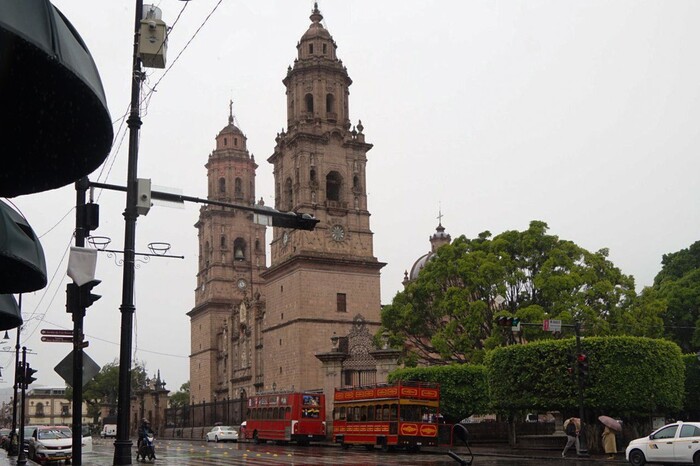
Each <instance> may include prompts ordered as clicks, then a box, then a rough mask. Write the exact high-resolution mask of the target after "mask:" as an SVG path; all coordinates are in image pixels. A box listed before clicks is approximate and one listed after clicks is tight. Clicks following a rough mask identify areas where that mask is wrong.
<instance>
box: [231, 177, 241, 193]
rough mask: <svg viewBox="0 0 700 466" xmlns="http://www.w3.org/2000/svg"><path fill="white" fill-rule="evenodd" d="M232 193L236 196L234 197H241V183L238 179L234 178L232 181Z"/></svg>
mask: <svg viewBox="0 0 700 466" xmlns="http://www.w3.org/2000/svg"><path fill="white" fill-rule="evenodd" d="M233 192H234V193H235V194H236V197H241V196H243V182H242V181H241V179H240V178H236V179H235V180H234V181H233Z"/></svg>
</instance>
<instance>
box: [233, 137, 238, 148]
mask: <svg viewBox="0 0 700 466" xmlns="http://www.w3.org/2000/svg"><path fill="white" fill-rule="evenodd" d="M233 145H234V146H237V145H238V138H233Z"/></svg>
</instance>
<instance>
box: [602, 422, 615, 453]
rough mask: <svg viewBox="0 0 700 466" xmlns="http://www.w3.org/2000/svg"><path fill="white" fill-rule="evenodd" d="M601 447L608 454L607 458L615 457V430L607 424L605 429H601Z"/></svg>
mask: <svg viewBox="0 0 700 466" xmlns="http://www.w3.org/2000/svg"><path fill="white" fill-rule="evenodd" d="M603 449H604V450H605V453H607V454H608V455H610V456H608V459H609V460H612V459H615V453H617V440H616V439H615V432H613V430H612V429H611V428H610V427H608V426H605V429H603Z"/></svg>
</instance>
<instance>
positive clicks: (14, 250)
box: [0, 202, 46, 328]
mask: <svg viewBox="0 0 700 466" xmlns="http://www.w3.org/2000/svg"><path fill="white" fill-rule="evenodd" d="M45 286H46V260H45V259H44V250H43V249H42V247H41V243H39V239H38V238H37V237H36V235H35V234H34V230H32V227H30V226H29V223H27V220H25V219H24V217H22V216H21V215H20V214H18V213H17V212H15V211H14V210H13V209H12V208H10V206H8V205H7V204H5V203H4V202H0V294H6V293H26V292H28V291H36V290H40V289H42V288H43V287H45ZM10 328H12V327H10Z"/></svg>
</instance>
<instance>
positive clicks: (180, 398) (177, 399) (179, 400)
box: [170, 381, 190, 408]
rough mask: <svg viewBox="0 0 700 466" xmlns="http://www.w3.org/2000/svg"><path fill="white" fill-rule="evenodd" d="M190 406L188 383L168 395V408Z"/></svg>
mask: <svg viewBox="0 0 700 466" xmlns="http://www.w3.org/2000/svg"><path fill="white" fill-rule="evenodd" d="M188 404H190V382H189V381H187V382H185V383H183V384H182V385H181V386H180V390H179V391H178V392H176V393H173V394H172V395H170V407H171V408H181V407H183V406H187V405H188Z"/></svg>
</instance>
